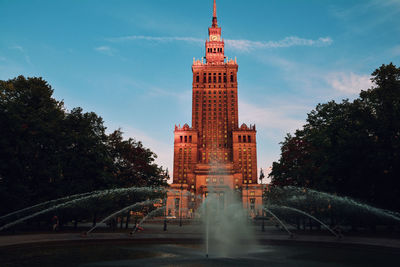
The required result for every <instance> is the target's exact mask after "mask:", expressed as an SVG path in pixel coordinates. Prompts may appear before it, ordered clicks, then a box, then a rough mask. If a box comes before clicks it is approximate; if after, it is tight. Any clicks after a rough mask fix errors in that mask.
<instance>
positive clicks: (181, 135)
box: [179, 135, 183, 150]
mask: <svg viewBox="0 0 400 267" xmlns="http://www.w3.org/2000/svg"><path fill="white" fill-rule="evenodd" d="M179 137H180V139H181V143H182V138H183V137H182V135H181V136H179ZM179 150H182V149H179Z"/></svg>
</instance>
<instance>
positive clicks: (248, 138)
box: [247, 135, 251, 143]
mask: <svg viewBox="0 0 400 267" xmlns="http://www.w3.org/2000/svg"><path fill="white" fill-rule="evenodd" d="M247 141H248V142H249V143H251V136H250V135H248V136H247Z"/></svg>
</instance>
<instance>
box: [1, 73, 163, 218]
mask: <svg viewBox="0 0 400 267" xmlns="http://www.w3.org/2000/svg"><path fill="white" fill-rule="evenodd" d="M0 129H1V130H0V159H1V160H0V202H1V203H3V204H4V203H7V205H1V206H0V214H3V213H6V212H9V211H12V210H15V209H18V208H22V207H25V206H29V205H31V204H34V203H38V202H41V201H46V200H50V199H55V198H58V197H62V196H66V195H71V194H76V193H83V192H90V191H93V190H100V189H108V188H116V187H130V186H160V185H166V179H165V178H166V172H165V171H164V170H163V169H162V168H161V167H159V166H158V165H156V164H155V163H154V160H155V158H156V154H154V153H153V152H152V151H150V150H149V149H147V148H145V147H144V146H143V145H142V143H141V142H140V141H136V140H134V139H131V138H130V139H128V140H124V139H123V137H122V134H123V133H122V132H121V130H119V129H118V130H116V131H114V132H112V133H111V134H106V132H105V131H106V127H105V126H104V121H103V119H102V118H101V117H100V116H98V115H97V114H96V113H94V112H87V113H85V112H83V110H82V109H81V108H74V109H72V110H71V111H67V110H66V109H65V108H64V104H63V102H62V101H57V100H55V99H54V98H53V89H52V88H51V86H50V85H49V84H48V83H47V82H46V81H45V80H43V79H42V78H25V77H23V76H19V77H18V78H15V79H11V80H8V81H0Z"/></svg>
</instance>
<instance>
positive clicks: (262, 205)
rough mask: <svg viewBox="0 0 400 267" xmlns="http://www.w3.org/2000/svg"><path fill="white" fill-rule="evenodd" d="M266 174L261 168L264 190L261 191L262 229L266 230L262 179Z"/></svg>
mask: <svg viewBox="0 0 400 267" xmlns="http://www.w3.org/2000/svg"><path fill="white" fill-rule="evenodd" d="M264 177H265V175H264V172H263V169H262V168H261V170H260V182H261V188H262V192H261V208H262V210H261V211H262V224H261V231H262V232H265V225H264V217H265V216H264V184H263V182H262V180H263V179H264Z"/></svg>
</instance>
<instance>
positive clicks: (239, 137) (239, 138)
mask: <svg viewBox="0 0 400 267" xmlns="http://www.w3.org/2000/svg"><path fill="white" fill-rule="evenodd" d="M181 137H182V136H181ZM181 139H182V138H181ZM238 140H239V143H241V142H242V136H241V135H239V136H238Z"/></svg>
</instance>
